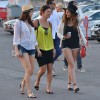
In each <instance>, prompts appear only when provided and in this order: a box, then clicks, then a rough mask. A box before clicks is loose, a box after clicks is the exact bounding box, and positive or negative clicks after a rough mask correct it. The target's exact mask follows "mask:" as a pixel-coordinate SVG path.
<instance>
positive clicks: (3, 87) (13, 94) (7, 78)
mask: <svg viewBox="0 0 100 100" xmlns="http://www.w3.org/2000/svg"><path fill="white" fill-rule="evenodd" d="M89 46H90V48H87V57H86V58H84V59H83V67H84V69H86V72H85V73H80V72H78V71H77V69H76V76H77V82H78V86H79V88H80V91H79V93H77V94H75V93H74V92H69V91H67V89H66V85H67V71H63V70H62V68H63V65H64V64H63V61H57V62H56V63H55V64H54V67H55V69H56V73H57V76H56V77H54V78H53V82H52V87H53V91H54V94H53V95H48V94H46V92H45V87H46V77H45V76H46V74H45V75H44V76H43V77H42V79H41V84H40V90H39V91H36V90H35V89H34V87H33V85H34V80H35V78H36V75H35V74H34V75H33V76H32V88H33V91H34V94H35V95H36V96H37V97H38V98H37V99H34V100H100V44H99V43H98V42H97V41H94V40H91V41H89ZM11 50H12V35H10V34H9V33H7V32H4V31H3V29H2V28H0V100H28V98H27V95H21V94H20V92H19V83H20V81H21V79H22V76H23V74H24V71H23V69H22V67H21V65H20V63H19V61H18V60H17V59H16V58H13V57H12V56H11ZM61 58H63V56H61ZM37 71H38V65H37V63H36V66H35V71H34V73H37Z"/></svg>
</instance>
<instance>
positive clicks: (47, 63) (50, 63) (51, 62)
mask: <svg viewBox="0 0 100 100" xmlns="http://www.w3.org/2000/svg"><path fill="white" fill-rule="evenodd" d="M47 64H53V62H50V63H47ZM47 64H43V65H41V66H40V65H39V67H42V66H44V65H47Z"/></svg>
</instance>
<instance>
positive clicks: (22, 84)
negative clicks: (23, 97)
mask: <svg viewBox="0 0 100 100" xmlns="http://www.w3.org/2000/svg"><path fill="white" fill-rule="evenodd" d="M20 93H21V94H25V92H24V83H23V82H21V84H20Z"/></svg>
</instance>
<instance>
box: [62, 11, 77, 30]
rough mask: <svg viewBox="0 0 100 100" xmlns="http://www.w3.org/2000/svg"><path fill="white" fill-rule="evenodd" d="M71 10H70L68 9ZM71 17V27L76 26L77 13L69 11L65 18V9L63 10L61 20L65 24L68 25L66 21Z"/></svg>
mask: <svg viewBox="0 0 100 100" xmlns="http://www.w3.org/2000/svg"><path fill="white" fill-rule="evenodd" d="M70 12H71V11H70ZM71 19H72V22H73V27H74V28H77V26H78V19H77V15H75V14H74V13H73V12H71V17H70V18H67V15H66V10H64V15H63V17H62V22H63V23H64V24H65V25H68V22H69V21H70V20H71Z"/></svg>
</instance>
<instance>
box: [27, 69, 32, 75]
mask: <svg viewBox="0 0 100 100" xmlns="http://www.w3.org/2000/svg"><path fill="white" fill-rule="evenodd" d="M26 75H27V76H31V75H32V71H31V69H30V68H27V69H26Z"/></svg>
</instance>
